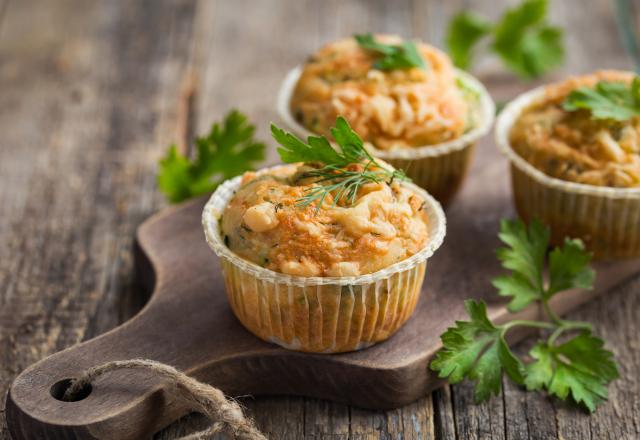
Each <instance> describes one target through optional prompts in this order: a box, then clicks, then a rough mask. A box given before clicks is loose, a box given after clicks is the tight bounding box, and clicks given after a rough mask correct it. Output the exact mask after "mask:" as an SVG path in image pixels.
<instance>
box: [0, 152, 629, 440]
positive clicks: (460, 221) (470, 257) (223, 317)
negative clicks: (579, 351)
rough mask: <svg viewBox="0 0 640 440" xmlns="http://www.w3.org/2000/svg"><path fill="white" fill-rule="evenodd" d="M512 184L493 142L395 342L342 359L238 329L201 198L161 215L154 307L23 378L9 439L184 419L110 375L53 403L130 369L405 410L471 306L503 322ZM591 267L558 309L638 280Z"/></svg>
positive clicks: (145, 271) (144, 270)
mask: <svg viewBox="0 0 640 440" xmlns="http://www.w3.org/2000/svg"><path fill="white" fill-rule="evenodd" d="M509 185H510V182H509V176H508V171H507V165H506V162H505V160H504V159H502V158H501V157H499V156H498V153H497V152H496V150H495V147H494V146H493V144H492V143H491V142H490V141H488V140H485V142H484V144H482V145H480V147H479V149H478V151H477V155H476V162H475V165H474V167H473V169H472V172H471V175H470V176H469V178H468V180H467V182H466V184H465V187H464V190H463V191H462V193H461V194H460V195H459V196H458V198H457V199H456V201H455V202H454V203H453V204H452V205H451V206H450V207H449V208H448V210H447V217H448V228H447V229H448V231H447V237H446V239H445V243H444V245H443V247H442V248H441V249H440V250H438V251H437V252H436V254H435V255H434V257H433V258H432V259H430V260H429V264H428V268H427V275H426V279H425V283H424V287H423V293H422V297H421V299H420V301H419V304H418V306H417V309H416V311H415V314H414V315H413V317H412V318H411V319H410V320H409V322H408V323H407V324H406V325H405V326H404V327H403V328H402V329H401V330H400V331H399V332H398V333H397V334H396V335H394V336H393V337H392V338H391V339H389V340H388V341H386V342H384V343H381V344H378V345H376V346H374V347H371V348H369V349H366V350H362V351H359V352H353V353H346V354H337V355H321V354H318V355H314V354H305V353H298V352H294V351H287V350H284V349H282V348H280V347H278V346H275V345H271V344H268V343H265V342H263V341H261V340H259V339H258V338H256V337H255V336H253V335H252V334H250V333H249V332H248V331H246V330H245V329H244V328H243V327H242V326H241V325H240V323H239V322H238V321H237V320H236V319H235V317H234V316H233V314H232V313H231V310H230V309H229V306H228V305H227V302H226V297H225V293H224V285H223V281H222V276H221V273H220V268H219V264H218V261H217V257H216V256H215V255H214V254H213V253H212V252H211V251H210V250H209V248H208V247H207V245H206V243H205V241H204V236H203V232H202V228H201V225H200V213H201V210H202V207H203V204H204V202H205V200H206V198H199V199H197V200H194V201H191V202H188V203H186V204H183V205H180V206H178V207H176V208H172V209H167V210H166V211H163V212H160V213H159V214H157V215H155V216H153V217H151V218H150V219H149V220H147V221H146V222H145V223H144V224H142V225H141V226H140V228H139V230H138V234H137V237H136V238H137V246H136V254H137V261H138V263H139V264H138V275H139V276H140V278H141V280H142V281H143V284H144V285H145V286H146V287H148V288H149V290H150V291H152V292H153V293H152V295H151V297H150V300H149V302H148V304H147V305H146V306H145V308H144V309H143V310H142V311H141V312H140V313H139V314H138V315H137V316H135V317H134V318H132V319H131V320H130V321H128V322H126V323H124V324H123V325H121V326H120V327H118V328H116V329H114V330H112V331H110V332H109V333H106V334H104V335H102V336H99V337H97V338H95V339H92V340H90V341H87V342H84V343H82V344H79V345H76V346H74V347H71V348H69V349H67V350H64V351H62V352H59V353H56V354H54V355H53V356H50V357H48V358H46V359H44V360H42V361H40V362H38V363H37V364H35V365H32V366H31V367H29V368H28V369H26V370H25V371H24V372H23V373H22V374H21V375H20V376H18V378H17V379H16V380H15V381H14V383H13V385H12V386H11V389H10V391H9V394H8V396H7V409H6V411H7V422H8V426H9V430H10V431H11V433H12V435H13V436H14V438H15V439H27V438H28V439H35V438H38V439H39V438H64V439H70V438H74V439H75V438H82V439H84V438H109V439H134V438H143V437H145V436H148V435H150V434H151V433H153V432H155V431H157V430H159V429H160V428H162V427H164V426H166V425H168V424H169V423H170V422H172V421H174V420H176V419H177V418H178V417H180V416H181V415H183V414H184V413H185V412H186V411H187V409H186V408H183V407H181V406H180V404H178V403H177V402H175V401H174V400H173V399H172V395H171V392H170V390H165V389H164V388H163V385H162V383H160V382H159V381H158V380H157V379H155V378H153V377H151V376H150V375H149V374H148V373H146V372H144V371H135V372H131V371H118V372H113V373H110V374H108V375H105V376H104V377H102V378H100V379H99V380H98V381H97V382H96V383H95V384H94V385H93V387H92V389H91V390H90V393H89V394H88V396H87V397H86V398H84V399H83V400H80V401H77V402H63V401H60V400H57V399H56V397H55V396H58V397H59V396H60V395H61V394H62V393H63V391H64V388H65V387H64V384H65V380H66V379H69V378H73V377H75V376H77V375H78V374H79V373H80V372H81V371H82V370H84V369H86V368H88V367H91V366H94V365H97V364H101V363H103V362H107V361H111V360H119V359H131V358H149V359H154V360H157V361H160V362H164V363H167V364H171V365H173V366H175V367H177V368H179V369H181V370H184V371H185V372H187V373H189V374H191V375H192V376H194V377H196V378H197V379H199V380H202V381H206V382H208V383H211V384H213V385H214V386H216V387H219V388H221V389H222V390H223V391H224V392H226V393H227V394H229V395H232V396H238V395H247V394H254V395H259V394H297V395H305V396H314V397H321V398H326V399H331V400H337V401H342V402H345V403H349V404H352V405H356V406H361V407H365V408H378V409H385V408H392V407H397V406H401V405H404V404H407V403H409V402H411V401H413V400H415V399H417V398H419V397H421V396H423V395H425V394H426V393H428V392H430V391H431V390H432V389H434V388H435V387H437V386H438V385H439V384H440V383H441V382H440V381H439V380H437V378H436V377H435V376H434V375H433V374H432V373H431V372H430V371H429V369H428V368H427V366H428V363H429V361H430V359H431V358H432V356H433V354H434V353H435V352H436V351H437V350H438V348H439V347H440V339H439V335H440V334H441V333H442V332H443V331H444V330H445V329H446V328H447V327H448V326H450V325H452V324H453V322H454V320H456V319H463V318H464V317H465V312H464V308H463V300H464V299H465V298H469V297H475V298H484V299H485V300H486V301H487V302H488V303H489V305H490V307H489V311H490V315H491V316H492V317H493V318H496V319H504V317H505V315H506V310H505V308H504V301H502V299H500V298H499V297H497V296H496V294H495V291H494V289H493V288H492V287H491V285H490V283H489V280H490V279H491V278H492V277H494V276H496V275H497V274H499V273H501V272H502V271H501V269H500V267H499V265H498V263H497V261H496V258H495V255H494V252H495V249H496V248H497V247H498V246H499V242H498V240H497V238H496V233H497V230H498V223H499V219H500V218H501V217H511V216H513V211H512V208H511V200H510V188H509ZM596 268H597V271H598V276H597V282H596V288H595V289H594V290H593V291H591V292H584V291H571V292H566V293H565V294H563V295H561V296H559V297H557V298H556V301H555V302H554V303H553V306H554V308H555V309H556V311H558V312H559V313H561V314H562V313H565V312H567V311H568V310H570V309H573V308H575V307H577V306H579V305H580V304H582V303H584V302H586V301H588V300H589V299H590V298H592V297H594V296H595V295H598V294H601V293H604V292H607V290H609V289H610V288H611V287H612V286H614V285H615V284H617V283H619V282H620V281H621V280H623V279H625V278H627V277H629V276H631V275H632V274H633V273H635V272H638V271H640V262H639V261H638V260H634V261H626V262H619V263H598V264H597V265H596ZM538 312H539V311H538V310H537V309H535V308H530V309H528V310H525V311H523V312H521V313H520V314H519V315H520V316H521V317H526V318H535V317H536V316H538ZM513 336H514V337H516V338H518V337H522V336H523V335H522V334H514V335H513Z"/></svg>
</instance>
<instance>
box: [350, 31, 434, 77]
mask: <svg viewBox="0 0 640 440" xmlns="http://www.w3.org/2000/svg"><path fill="white" fill-rule="evenodd" d="M353 38H355V39H356V41H357V42H358V44H359V45H360V47H362V48H363V49H366V50H369V51H372V52H374V53H376V54H377V55H378V56H379V58H378V59H377V60H376V61H375V62H374V63H373V67H375V68H376V69H379V70H395V69H411V68H412V67H420V68H421V69H424V68H426V63H425V61H424V58H422V56H421V55H420V52H419V51H418V48H417V47H416V45H415V44H414V43H413V42H412V41H410V40H405V41H403V42H402V43H401V44H399V45H393V44H384V43H380V42H379V41H376V40H375V38H374V37H373V35H372V34H361V35H354V36H353Z"/></svg>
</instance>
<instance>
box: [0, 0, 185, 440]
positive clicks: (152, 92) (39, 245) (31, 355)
mask: <svg viewBox="0 0 640 440" xmlns="http://www.w3.org/2000/svg"><path fill="white" fill-rule="evenodd" d="M79 13H81V14H82V17H81V18H80V17H79V15H78V14H79ZM189 15H192V10H191V6H190V3H189V2H187V1H182V2H152V3H151V2H146V3H144V2H135V3H134V2H106V3H105V2H77V1H61V2H55V3H53V2H51V3H49V2H45V3H42V2H33V1H20V2H11V3H10V4H9V6H8V8H7V11H6V17H5V19H4V20H3V25H2V37H1V38H0V90H2V93H0V130H1V131H2V133H3V136H2V141H0V142H1V143H2V148H0V175H1V176H2V185H0V207H1V211H2V213H3V214H2V216H0V292H1V293H0V366H1V367H0V395H2V396H4V394H5V391H6V388H7V386H8V384H9V383H10V381H11V379H12V378H13V376H14V375H15V374H16V373H17V372H18V371H20V370H22V369H24V368H25V367H27V366H28V365H29V364H31V363H33V362H35V361H36V360H38V359H40V358H42V357H44V356H46V355H47V354H50V353H52V352H55V351H58V350H60V349H62V348H64V347H67V346H70V345H73V344H74V343H77V342H79V341H81V340H83V339H85V338H88V337H91V336H93V335H95V334H98V333H102V332H104V331H105V330H107V329H109V328H111V327H113V326H115V325H116V324H118V323H119V322H121V320H122V319H123V318H124V317H126V316H129V315H130V314H131V313H132V308H136V307H138V306H135V305H134V306H130V305H129V304H131V301H130V300H129V299H128V298H129V297H131V296H133V294H134V292H133V290H134V289H133V286H132V280H133V278H132V270H131V269H132V264H131V243H132V238H133V233H134V230H135V227H136V226H137V224H138V223H139V222H140V221H141V220H143V219H144V218H146V217H147V216H148V215H149V214H150V213H151V212H153V211H154V210H156V209H157V207H158V201H159V197H158V196H157V194H156V192H155V190H154V188H155V182H154V174H155V163H156V159H157V156H158V153H159V152H160V149H161V148H163V147H164V145H166V143H168V142H169V141H170V140H171V138H172V137H173V136H174V133H175V132H176V127H175V123H176V117H175V112H174V110H173V109H174V108H176V107H177V106H176V100H177V99H178V97H179V93H178V90H177V84H179V83H180V76H181V75H182V70H183V67H184V65H185V60H184V57H185V55H186V54H188V51H187V50H185V49H186V45H187V43H188V42H189V41H190V35H189V28H188V27H185V26H184V24H185V23H186V24H187V25H188V24H189V22H190V21H189V20H187V21H185V19H184V18H185V16H189ZM25 29H28V32H25ZM0 411H1V412H2V413H0V418H2V421H1V423H0V426H1V428H0V429H1V431H0V438H3V439H4V438H8V432H7V431H6V425H5V423H4V414H3V412H4V397H3V398H2V399H1V400H0Z"/></svg>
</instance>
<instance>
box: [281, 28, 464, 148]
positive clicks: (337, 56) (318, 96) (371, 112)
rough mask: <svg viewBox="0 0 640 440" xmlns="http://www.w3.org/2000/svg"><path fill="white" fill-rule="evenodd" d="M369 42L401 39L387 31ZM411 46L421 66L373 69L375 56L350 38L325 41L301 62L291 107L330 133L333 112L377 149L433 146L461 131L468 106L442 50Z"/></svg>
mask: <svg viewBox="0 0 640 440" xmlns="http://www.w3.org/2000/svg"><path fill="white" fill-rule="evenodd" d="M375 39H376V41H379V42H382V43H385V44H400V43H402V39H401V38H400V37H398V36H393V35H376V36H375ZM416 47H417V49H418V51H419V53H420V54H421V56H422V58H423V59H424V61H425V68H420V67H413V68H408V69H395V70H378V69H376V68H374V63H375V62H376V60H377V59H378V58H379V56H378V55H377V54H376V53H374V52H372V51H370V50H366V49H363V48H361V47H360V46H359V44H358V43H357V41H356V40H355V39H354V38H348V39H344V40H340V41H337V42H334V43H330V44H328V45H326V46H324V47H323V48H322V49H320V50H319V51H318V52H316V53H315V54H314V55H313V56H312V57H311V58H310V59H309V60H308V61H307V62H306V63H305V65H304V66H303V70H302V73H301V76H300V79H299V80H298V83H297V84H296V87H295V90H294V92H293V95H292V98H291V103H290V110H291V112H292V115H293V116H294V118H295V119H296V120H297V121H298V122H299V123H301V124H302V125H303V126H305V127H306V128H307V129H309V130H310V131H312V132H315V133H318V134H324V135H329V134H330V133H329V128H330V127H331V126H332V124H333V122H334V121H335V120H336V117H337V116H338V115H342V116H344V117H345V118H346V119H347V120H348V121H349V123H350V124H351V126H352V127H353V129H354V130H355V131H356V132H357V133H358V134H359V135H360V136H361V137H362V138H363V140H364V141H366V142H369V143H371V144H372V145H373V146H374V147H376V148H378V149H384V150H389V149H395V148H407V147H418V146H424V145H434V144H438V143H442V142H446V141H449V140H452V139H455V138H457V137H459V136H460V135H462V134H463V133H464V132H465V131H466V129H468V128H469V127H468V125H469V117H470V116H469V105H468V103H467V102H466V101H465V97H464V93H463V91H461V89H460V88H459V87H458V85H457V81H456V77H455V70H454V68H453V65H452V64H451V61H450V59H449V57H448V56H447V55H445V54H444V53H443V52H441V51H439V50H437V49H435V48H434V47H432V46H429V45H427V44H424V43H420V42H416Z"/></svg>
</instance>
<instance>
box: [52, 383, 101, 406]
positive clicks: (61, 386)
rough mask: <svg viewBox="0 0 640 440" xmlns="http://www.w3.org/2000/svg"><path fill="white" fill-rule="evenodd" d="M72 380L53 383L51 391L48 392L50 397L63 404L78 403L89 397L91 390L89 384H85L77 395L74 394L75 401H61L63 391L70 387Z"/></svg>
mask: <svg viewBox="0 0 640 440" xmlns="http://www.w3.org/2000/svg"><path fill="white" fill-rule="evenodd" d="M72 380H73V379H62V380H60V381H58V382H56V383H54V384H53V386H52V387H51V389H50V390H49V392H50V393H51V396H52V397H53V398H54V399H56V400H61V401H63V402H79V401H80V400H83V399H86V398H87V397H88V396H89V394H91V390H92V388H91V384H87V385H86V386H85V387H83V388H82V389H81V390H80V391H79V392H78V394H76V396H75V399H73V400H62V397H63V396H64V393H65V391H67V388H69V386H70V385H71V381H72Z"/></svg>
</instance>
